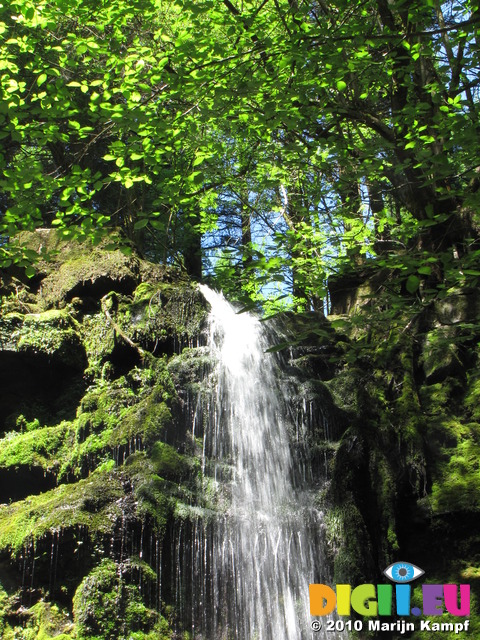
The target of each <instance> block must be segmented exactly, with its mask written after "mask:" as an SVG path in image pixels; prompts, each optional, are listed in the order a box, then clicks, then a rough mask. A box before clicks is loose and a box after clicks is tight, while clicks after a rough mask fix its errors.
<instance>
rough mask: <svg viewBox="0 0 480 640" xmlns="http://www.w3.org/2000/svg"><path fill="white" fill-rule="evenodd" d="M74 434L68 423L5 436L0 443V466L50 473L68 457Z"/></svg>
mask: <svg viewBox="0 0 480 640" xmlns="http://www.w3.org/2000/svg"><path fill="white" fill-rule="evenodd" d="M74 433H75V431H74V427H73V426H72V425H71V423H68V422H63V423H62V424H60V425H58V426H56V427H44V428H42V429H36V430H35V431H30V432H27V433H9V434H8V435H7V436H6V437H5V438H3V440H0V467H4V468H10V467H17V466H20V465H27V466H38V467H42V468H43V469H45V471H53V470H55V469H57V468H59V467H60V465H61V463H62V461H63V460H64V459H65V457H66V456H68V453H69V450H70V448H71V446H72V444H73V441H74Z"/></svg>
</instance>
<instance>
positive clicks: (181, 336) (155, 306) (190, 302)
mask: <svg viewBox="0 0 480 640" xmlns="http://www.w3.org/2000/svg"><path fill="white" fill-rule="evenodd" d="M206 316H207V310H206V302H205V300H204V298H203V296H202V295H201V294H200V292H199V290H198V289H197V287H195V286H193V285H192V284H190V283H183V284H178V283H176V284H168V283H159V284H156V285H152V284H150V283H142V284H140V285H139V287H138V288H137V289H136V290H135V292H134V299H133V302H130V301H123V302H120V304H119V307H118V312H117V315H116V320H117V322H118V324H119V326H120V327H121V328H122V330H124V331H125V332H126V333H128V335H129V337H130V338H131V339H132V340H133V341H134V342H135V343H137V344H139V345H140V346H141V347H143V348H144V349H145V350H147V351H149V352H151V353H154V354H155V355H160V354H162V353H166V354H168V355H172V354H173V353H175V352H178V351H180V350H182V349H183V348H184V347H188V346H193V343H194V342H197V341H198V338H199V336H200V334H201V332H202V329H203V325H204V321H205V318H206Z"/></svg>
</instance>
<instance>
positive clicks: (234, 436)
mask: <svg viewBox="0 0 480 640" xmlns="http://www.w3.org/2000/svg"><path fill="white" fill-rule="evenodd" d="M200 289H201V291H202V294H203V295H204V296H205V298H206V299H207V301H208V302H209V303H210V305H211V313H210V325H209V326H210V330H209V349H210V352H211V355H212V356H213V360H214V362H215V364H214V368H213V371H212V374H211V376H212V378H213V380H214V385H212V386H213V388H214V391H212V395H211V397H210V400H209V405H210V406H209V409H208V411H207V414H208V415H207V416H206V417H205V418H204V420H203V422H204V431H205V433H204V456H205V460H204V465H203V466H204V470H205V473H206V474H207V473H208V474H209V475H210V477H211V479H212V481H214V483H215V484H217V482H216V480H217V479H218V478H220V479H221V481H220V482H219V483H218V484H219V485H222V483H223V485H225V482H226V483H227V486H226V487H225V486H223V488H222V491H223V494H222V495H224V493H225V491H227V495H228V499H227V501H226V504H227V507H226V508H225V509H224V511H223V513H221V514H217V516H216V517H215V518H214V519H213V521H212V523H211V524H209V525H206V524H205V523H202V522H200V521H199V522H198V523H197V524H196V525H194V531H193V532H192V535H193V540H194V544H195V545H198V543H199V540H201V544H200V545H199V547H201V548H202V549H201V550H200V548H199V547H198V546H197V549H196V552H194V556H195V557H193V558H192V565H193V571H194V572H195V573H196V576H197V579H196V581H195V580H194V582H196V585H197V587H198V589H197V590H198V592H199V593H198V594H197V595H195V594H193V602H192V611H193V612H195V613H194V614H193V615H194V617H195V624H194V625H192V626H194V627H195V628H193V629H192V632H193V637H194V638H199V639H200V638H202V639H207V638H208V640H223V639H224V638H235V640H278V639H279V638H281V639H282V640H305V639H306V638H311V637H312V628H311V623H312V618H311V616H310V613H309V598H308V585H309V583H312V582H319V581H323V579H326V576H325V569H324V568H323V564H324V563H323V560H322V546H323V543H322V535H321V530H322V514H321V513H320V512H318V511H317V510H316V509H315V508H313V507H312V505H311V500H309V496H308V491H307V489H306V487H305V486H302V483H303V482H304V480H303V481H302V478H303V479H304V478H305V477H306V475H307V474H306V473H305V471H302V472H301V473H297V472H295V469H294V467H295V460H294V458H293V456H292V452H291V446H290V440H289V429H291V431H292V433H293V434H295V428H296V427H295V425H294V424H293V423H289V422H288V420H287V417H286V414H287V411H286V410H285V406H284V404H285V403H284V402H283V401H282V397H281V393H280V390H279V387H278V385H277V381H276V375H275V361H274V357H273V356H272V355H271V354H268V353H266V351H267V349H268V346H269V345H268V342H267V339H266V337H265V333H264V331H263V328H262V325H261V323H260V322H259V320H257V319H256V318H255V317H253V316H252V315H249V314H246V313H242V314H237V313H236V311H235V309H234V308H233V307H232V306H231V305H230V304H229V303H228V302H227V301H226V300H225V299H224V298H223V296H222V295H220V294H218V293H216V292H214V291H212V290H210V289H209V288H207V287H205V286H200ZM194 435H195V434H194ZM294 437H295V436H294ZM296 438H297V439H301V438H302V433H301V430H297V433H296ZM227 467H229V468H230V470H231V471H230V474H227V476H225V469H226V468H227ZM225 478H226V479H225ZM206 571H207V572H208V574H209V575H210V582H209V587H208V589H207V591H208V593H206V591H205V588H206V587H205V572H206ZM200 575H201V576H202V577H201V578H200ZM178 577H179V578H180V576H178ZM199 578H200V579H199ZM201 583H203V584H201ZM202 586H203V588H202ZM198 599H202V603H201V605H200V603H199V601H198ZM205 607H208V608H209V610H210V615H209V616H207V617H208V618H209V619H208V620H205V618H204V617H203V616H201V615H199V613H200V611H201V610H202V608H205ZM203 620H205V621H203ZM198 625H199V626H200V627H202V628H201V629H198ZM323 626H324V627H325V625H323ZM315 637H316V638H327V637H328V638H329V639H330V640H333V638H335V637H341V634H339V635H338V636H335V634H332V633H329V634H325V635H323V631H321V632H320V633H316V634H315Z"/></svg>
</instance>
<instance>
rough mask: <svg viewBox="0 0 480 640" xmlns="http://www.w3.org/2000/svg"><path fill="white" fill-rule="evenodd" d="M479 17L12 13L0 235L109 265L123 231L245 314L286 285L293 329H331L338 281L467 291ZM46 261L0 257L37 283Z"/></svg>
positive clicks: (181, 6) (428, 12)
mask: <svg viewBox="0 0 480 640" xmlns="http://www.w3.org/2000/svg"><path fill="white" fill-rule="evenodd" d="M479 11H480V6H479V5H478V3H477V2H476V0H462V2H457V3H454V2H437V1H436V0H429V1H428V2H423V3H420V2H415V1H408V2H405V1H403V0H402V1H398V2H396V1H395V2H388V3H386V2H383V1H380V0H372V1H370V0H369V1H368V2H355V3H351V2H344V0H337V1H335V2H330V3H324V2H298V1H291V0H278V1H275V2H260V1H258V2H243V3H241V5H238V6H237V5H236V4H235V3H232V2H230V1H229V0H224V1H223V2H220V3H214V2H212V1H211V0H204V1H201V2H198V1H195V2H190V1H187V0H176V1H175V0H169V1H166V2H161V3H154V2H150V1H149V0H138V1H137V2H136V3H134V4H131V3H130V4H128V6H127V4H125V3H124V2H123V1H122V0H116V1H115V2H113V3H109V4H108V7H107V6H104V7H100V6H98V5H96V4H91V3H90V2H89V1H88V0H86V1H85V2H80V3H79V2H75V3H70V2H68V0H67V1H64V0H62V2H53V3H48V4H47V3H40V4H35V5H33V4H31V3H29V2H27V1H26V0H18V1H16V2H14V3H13V4H9V5H6V6H4V8H3V9H2V13H1V16H0V17H1V19H2V22H1V23H0V25H1V29H2V31H3V36H4V37H3V44H2V58H3V70H4V71H3V75H2V90H3V108H2V116H1V117H2V119H3V122H4V133H3V134H2V135H3V139H4V149H5V152H4V154H3V155H2V165H1V170H2V178H1V187H2V192H3V196H2V198H3V202H2V217H1V229H0V231H1V232H2V233H3V235H4V237H5V238H10V240H14V239H15V237H16V236H17V235H18V233H19V232H20V231H21V230H22V229H30V230H31V229H33V228H36V227H45V226H47V227H49V226H54V227H56V228H58V229H60V230H61V233H62V234H63V235H64V236H65V237H71V236H75V237H79V238H82V239H88V240H91V241H93V243H94V244H95V243H97V242H99V240H100V238H101V236H102V234H104V233H105V232H107V230H108V229H109V228H111V227H112V226H114V227H120V228H121V229H123V231H124V232H125V234H126V236H127V237H128V238H130V239H131V240H132V241H133V242H134V244H135V245H136V247H137V248H139V249H140V250H141V251H142V252H144V253H145V254H146V255H149V256H151V257H155V259H157V260H163V261H164V262H167V261H170V262H172V261H173V262H175V263H177V264H181V265H183V267H184V268H185V269H186V270H187V271H188V272H189V273H190V274H191V275H193V276H195V277H201V273H202V256H203V263H204V269H206V272H207V273H211V274H214V275H215V277H216V278H217V280H218V282H219V283H220V284H221V285H222V286H223V288H224V289H227V290H228V289H231V290H232V291H235V292H236V294H237V296H238V295H243V296H245V297H246V298H250V299H257V298H258V297H259V296H260V297H262V284H264V283H265V282H268V283H273V282H279V283H283V284H279V292H280V294H281V295H285V294H286V293H288V294H289V296H290V298H289V299H290V300H293V302H294V303H297V304H298V305H299V306H300V308H302V307H303V308H305V307H312V306H313V307H316V308H319V309H322V308H323V305H324V303H323V302H322V300H324V298H325V296H326V280H327V277H328V276H329V275H332V274H337V273H338V272H341V273H342V272H348V273H350V272H351V271H352V270H353V271H355V272H356V273H357V274H360V275H361V274H362V272H363V270H364V269H365V268H366V267H367V266H368V267H370V266H374V267H376V268H380V267H387V268H388V269H389V270H390V271H393V272H394V273H395V274H396V276H397V280H398V282H397V285H398V286H397V289H398V288H400V285H401V292H402V294H403V295H404V296H407V297H410V298H411V297H413V299H414V298H415V296H416V295H417V294H419V295H420V296H421V298H422V300H425V299H431V298H432V297H433V298H436V297H438V296H441V295H442V292H443V291H444V290H445V288H447V289H448V288H449V287H452V286H458V285H466V284H468V285H472V286H474V285H475V284H476V282H477V278H478V275H479V273H480V272H479V271H478V268H477V267H476V262H477V258H478V247H477V239H478V162H477V159H476V155H477V147H478V124H477V122H478V108H479V105H478V68H479V49H478V25H479V20H480V13H479ZM120 244H121V245H122V246H121V248H122V250H123V251H125V252H128V251H129V246H128V245H127V244H125V242H123V243H122V242H120ZM45 252H47V247H44V246H42V247H40V253H45ZM37 255H38V254H37V253H36V252H34V251H32V250H31V249H26V248H25V247H24V246H23V245H22V244H21V243H15V242H12V241H11V242H9V243H8V244H5V243H4V244H3V246H2V260H3V264H4V265H8V264H10V263H11V262H12V261H13V262H15V263H17V264H20V265H23V266H25V267H26V269H27V273H28V274H29V275H33V273H34V267H33V266H32V261H33V262H34V261H35V259H36V258H37ZM238 278H239V281H240V284H241V291H240V290H239V287H238V286H237V284H236V283H237V282H238ZM242 292H243V294H242ZM271 293H272V291H271V286H270V289H269V295H271Z"/></svg>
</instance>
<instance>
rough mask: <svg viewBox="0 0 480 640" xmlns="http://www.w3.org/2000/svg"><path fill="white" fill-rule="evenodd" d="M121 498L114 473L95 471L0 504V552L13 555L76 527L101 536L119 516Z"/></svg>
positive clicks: (121, 488)
mask: <svg viewBox="0 0 480 640" xmlns="http://www.w3.org/2000/svg"><path fill="white" fill-rule="evenodd" d="M123 495H124V491H123V487H122V483H121V479H120V478H119V477H118V476H117V475H116V474H114V473H109V472H95V473H92V474H91V475H90V476H89V477H88V478H86V479H85V480H81V481H79V482H77V483H75V484H71V485H61V486H59V487H57V488H56V489H53V490H51V491H47V492H46V493H43V494H40V495H38V496H31V497H29V498H27V499H26V500H22V501H20V502H16V503H13V504H11V505H0V550H4V551H5V550H10V551H11V552H12V553H17V552H18V551H19V550H20V549H21V548H22V547H23V546H25V545H26V544H27V543H28V542H30V541H32V540H33V541H35V540H36V539H38V538H41V537H42V536H43V535H44V534H46V533H48V532H52V531H58V530H60V529H64V528H69V527H77V526H80V525H82V526H85V527H87V528H88V529H89V531H90V534H91V535H92V536H93V537H97V536H103V535H105V534H106V533H108V532H110V531H111V530H112V528H113V527H114V524H115V521H116V519H117V518H118V517H119V516H120V515H121V514H120V507H119V506H118V504H117V500H118V499H119V498H121V497H122V496H123Z"/></svg>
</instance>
